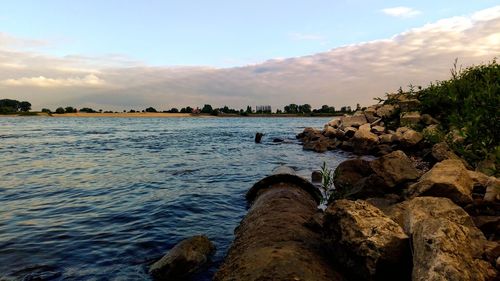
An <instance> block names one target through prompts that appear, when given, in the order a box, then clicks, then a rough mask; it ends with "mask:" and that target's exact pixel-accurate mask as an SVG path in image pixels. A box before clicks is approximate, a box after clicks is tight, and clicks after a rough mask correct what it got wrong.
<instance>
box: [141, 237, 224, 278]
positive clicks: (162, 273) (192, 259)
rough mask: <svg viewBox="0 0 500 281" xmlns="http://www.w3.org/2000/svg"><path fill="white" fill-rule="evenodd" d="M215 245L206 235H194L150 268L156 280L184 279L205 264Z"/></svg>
mask: <svg viewBox="0 0 500 281" xmlns="http://www.w3.org/2000/svg"><path fill="white" fill-rule="evenodd" d="M214 252H215V246H214V244H213V243H212V242H210V240H209V239H208V238H207V237H206V236H204V235H198V236H193V237H190V238H188V239H185V240H182V241H181V242H180V243H179V244H177V245H175V246H174V247H173V248H172V249H171V250H170V251H168V253H167V254H166V255H165V256H163V257H162V258H161V259H160V260H159V261H157V262H155V263H154V264H153V265H152V266H151V267H150V269H149V273H150V274H151V275H152V276H153V278H154V279H155V280H177V279H184V278H186V277H187V276H189V275H190V274H192V273H194V272H196V271H198V270H199V269H200V268H201V267H202V266H203V265H205V264H206V263H207V262H208V261H209V259H210V256H211V255H212V254H213V253H214Z"/></svg>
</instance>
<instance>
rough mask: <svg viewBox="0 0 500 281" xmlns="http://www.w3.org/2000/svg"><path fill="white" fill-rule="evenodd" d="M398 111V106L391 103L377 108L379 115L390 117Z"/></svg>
mask: <svg viewBox="0 0 500 281" xmlns="http://www.w3.org/2000/svg"><path fill="white" fill-rule="evenodd" d="M395 112H396V108H395V107H394V105H391V104H384V105H382V106H381V107H379V108H378V109H377V116H379V117H383V118H389V117H391V116H392V115H393V114H394V113H395Z"/></svg>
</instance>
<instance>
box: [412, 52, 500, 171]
mask: <svg viewBox="0 0 500 281" xmlns="http://www.w3.org/2000/svg"><path fill="white" fill-rule="evenodd" d="M451 74H452V77H451V79H450V80H446V81H440V82H436V83H433V84H431V85H430V86H429V87H427V88H425V89H422V90H420V91H419V92H417V98H418V99H419V100H420V101H421V109H422V113H428V114H431V115H432V116H434V117H435V118H437V119H439V120H440V121H441V126H442V127H443V130H444V131H452V130H456V131H457V132H458V134H459V135H460V136H462V137H463V142H451V143H450V145H451V146H452V147H453V148H454V150H455V151H456V152H457V153H459V154H461V155H462V156H463V157H465V159H466V160H467V161H469V162H470V163H471V164H476V163H477V162H479V161H481V160H482V159H485V158H486V157H487V156H488V154H495V151H498V150H499V149H498V147H499V144H500V110H499V108H500V65H499V64H498V63H497V62H496V60H493V61H492V62H490V63H488V64H484V65H479V66H472V67H468V68H465V69H463V70H462V69H459V70H457V66H456V62H455V65H454V68H453V69H452V71H451ZM497 160H498V158H497Z"/></svg>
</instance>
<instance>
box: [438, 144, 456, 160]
mask: <svg viewBox="0 0 500 281" xmlns="http://www.w3.org/2000/svg"><path fill="white" fill-rule="evenodd" d="M432 157H434V159H436V161H438V162H441V161H443V160H447V159H460V157H458V155H456V154H455V152H453V151H452V150H451V148H450V147H449V146H448V144H447V143H445V142H440V143H436V144H435V145H434V146H432Z"/></svg>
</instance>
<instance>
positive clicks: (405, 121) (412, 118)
mask: <svg viewBox="0 0 500 281" xmlns="http://www.w3.org/2000/svg"><path fill="white" fill-rule="evenodd" d="M399 122H400V123H401V125H403V126H410V127H413V126H416V125H417V124H418V123H419V122H420V113H419V112H416V111H413V112H405V113H402V114H401V117H400V118H399Z"/></svg>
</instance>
